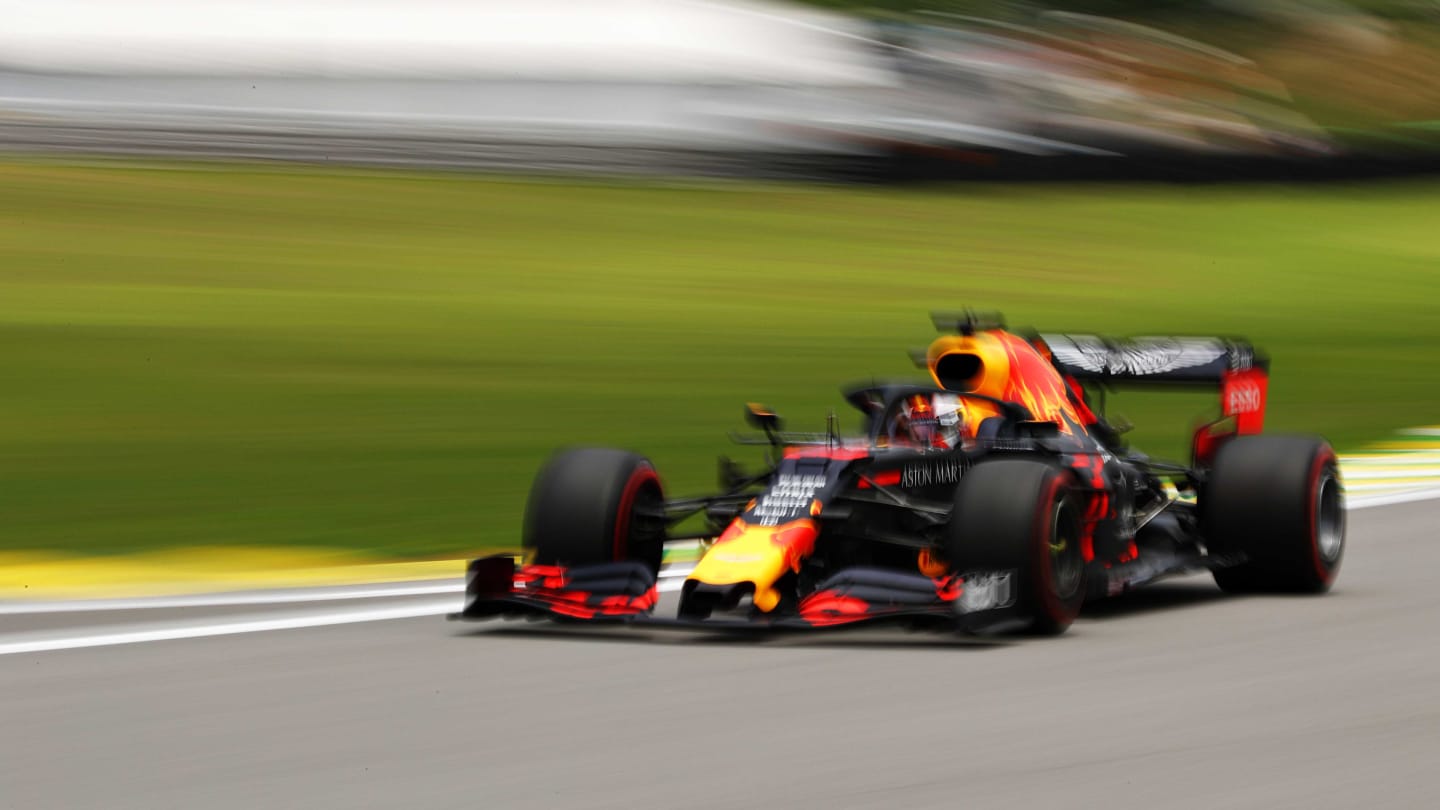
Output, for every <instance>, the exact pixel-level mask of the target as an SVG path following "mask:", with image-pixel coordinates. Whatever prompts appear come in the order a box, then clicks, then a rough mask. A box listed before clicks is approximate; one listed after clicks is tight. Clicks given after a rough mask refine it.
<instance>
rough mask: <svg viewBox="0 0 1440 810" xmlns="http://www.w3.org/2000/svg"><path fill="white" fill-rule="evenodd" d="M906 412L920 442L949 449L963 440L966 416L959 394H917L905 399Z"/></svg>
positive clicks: (920, 443) (915, 436)
mask: <svg viewBox="0 0 1440 810" xmlns="http://www.w3.org/2000/svg"><path fill="white" fill-rule="evenodd" d="M902 413H904V415H905V424H906V426H907V427H908V428H909V433H910V438H911V440H912V441H913V442H914V443H915V445H916V446H918V447H922V448H927V449H932V450H949V449H951V448H953V447H956V446H957V445H958V444H959V443H960V430H961V427H962V418H961V414H960V401H959V398H958V397H955V396H953V395H948V394H933V395H932V394H915V395H914V396H911V397H908V398H906V400H905V404H904V408H903V410H902Z"/></svg>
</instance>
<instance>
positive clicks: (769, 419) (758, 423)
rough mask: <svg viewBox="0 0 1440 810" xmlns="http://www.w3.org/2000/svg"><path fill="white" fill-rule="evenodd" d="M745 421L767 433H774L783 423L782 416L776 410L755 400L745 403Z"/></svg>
mask: <svg viewBox="0 0 1440 810" xmlns="http://www.w3.org/2000/svg"><path fill="white" fill-rule="evenodd" d="M745 422H746V423H747V424H749V425H750V427H753V428H758V429H760V430H763V431H765V432H766V433H774V432H775V431H777V430H779V429H780V427H781V425H782V422H781V421H780V417H779V416H778V415H777V414H776V413H775V412H774V411H772V410H770V409H769V408H767V407H765V406H764V405H757V404H755V403H754V402H750V403H747V404H746V405H745Z"/></svg>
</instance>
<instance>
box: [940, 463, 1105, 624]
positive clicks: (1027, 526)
mask: <svg viewBox="0 0 1440 810" xmlns="http://www.w3.org/2000/svg"><path fill="white" fill-rule="evenodd" d="M1082 516H1083V507H1082V504H1081V502H1080V498H1079V496H1078V495H1077V493H1076V492H1075V491H1074V487H1073V479H1072V476H1071V474H1070V473H1069V472H1067V471H1065V470H1062V469H1060V468H1059V467H1056V466H1054V465H1052V464H1047V463H1045V462H1042V461H1035V460H1031V459H1018V458H1015V459H996V460H994V461H985V462H982V463H980V464H977V465H976V466H975V467H974V468H973V469H971V470H970V471H969V472H968V473H966V475H965V477H964V478H962V479H961V481H960V485H959V486H958V487H957V488H956V491H955V509H954V512H953V513H952V515H951V518H950V525H949V528H948V530H947V533H946V548H945V552H946V556H947V557H948V558H949V560H950V563H951V566H952V567H953V569H954V570H955V571H956V572H958V573H960V574H961V575H962V576H963V575H965V574H967V573H971V572H1006V571H1009V572H1012V573H1011V576H1012V578H1013V587H1014V588H1015V589H1016V590H1015V592H1014V599H1015V609H1016V611H1017V613H1018V615H1019V617H1020V620H1021V622H1022V625H1023V629H1025V630H1028V631H1029V632H1033V633H1038V634H1043V635H1058V634H1060V633H1063V632H1065V630H1066V628H1068V627H1069V626H1070V624H1071V623H1072V622H1074V621H1075V617H1076V616H1078V615H1079V614H1080V605H1081V603H1082V602H1084V600H1085V559H1084V557H1083V556H1082V551H1081V547H1080V538H1081V533H1082V530H1083V522H1082ZM962 587H963V586H962Z"/></svg>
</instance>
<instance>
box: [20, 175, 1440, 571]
mask: <svg viewBox="0 0 1440 810" xmlns="http://www.w3.org/2000/svg"><path fill="white" fill-rule="evenodd" d="M1437 262H1440V183H1436V182H1433V181H1426V182H1403V183H1401V182H1397V183H1390V184H1383V185H1382V184H1373V185H1355V186H1343V185H1324V186H1320V185H1316V186H1303V187H1276V186H1269V187H1224V188H1221V187H1155V186H1148V187H1143V186H1114V187H1104V186H1085V187H1075V188H1063V187H1044V186H1025V187H1001V186H963V187H954V188H948V189H943V188H934V189H913V188H912V189H888V190H882V189H866V188H859V189H857V188H854V187H848V188H841V187H827V186H819V185H816V186H805V185H762V184H754V183H739V182H734V183H730V182H725V183H720V182H717V183H706V184H698V183H697V184H663V183H653V184H642V183H634V184H613V183H599V182H581V181H563V182H561V181H557V182H541V181H520V180H505V179H495V178H481V177H475V176H466V175H447V174H430V175H422V174H403V173H391V172H386V173H379V172H365V171H358V170H356V171H325V170H311V169H284V170H280V169H265V168H253V167H234V166H219V165H214V166H182V165H168V166H163V167H162V166H157V167H145V166H140V165H131V166H124V165H91V166H81V165H76V166H66V165H59V164H46V163H9V164H0V353H3V354H0V369H3V374H4V386H3V396H0V504H3V509H0V511H3V515H4V517H3V520H0V548H4V549H12V550H13V549H32V548H33V549H47V550H52V551H54V550H62V551H74V552H82V553H90V552H118V551H129V550H138V549H152V548H157V547H164V546H176V545H297V546H322V547H341V548H347V549H358V550H363V551H367V552H373V553H374V554H376V555H377V556H386V557H423V556H434V555H443V554H461V553H469V552H473V551H475V550H477V549H480V548H485V547H496V546H513V545H515V544H516V542H517V540H518V536H519V524H520V515H521V510H522V506H523V501H524V497H525V493H526V491H527V489H528V486H529V482H530V479H531V476H532V475H533V473H534V471H535V470H536V468H537V467H538V465H539V464H540V463H541V461H542V459H543V458H544V457H545V456H546V455H547V454H548V453H549V452H551V451H552V450H553V449H554V448H556V447H558V446H562V445H566V444H572V443H593V444H604V445H617V446H622V447H630V448H633V449H636V450H639V451H642V452H645V453H647V454H649V455H650V456H652V457H653V458H654V459H655V461H656V463H657V465H658V466H659V468H660V471H661V473H662V475H663V476H664V477H665V479H666V482H667V485H668V487H669V489H670V491H671V492H672V493H684V492H697V491H702V490H705V489H707V488H709V487H710V486H712V482H713V479H714V457H715V455H716V454H717V453H731V454H733V455H735V456H736V457H737V458H739V459H742V460H755V458H756V457H755V456H754V455H752V454H751V451H750V450H747V449H741V448H732V447H730V446H729V444H728V443H727V441H726V439H725V433H726V431H728V430H732V429H736V428H740V427H741V420H740V414H741V404H742V403H743V402H745V401H746V400H758V401H763V402H765V403H767V404H770V405H773V406H775V407H776V408H778V409H779V410H780V411H781V412H782V413H783V414H784V415H786V416H787V417H788V419H789V423H790V426H791V427H794V428H796V429H802V430H804V429H814V430H818V429H821V427H822V426H823V424H824V419H825V415H826V413H827V412H828V411H829V410H831V409H835V410H838V411H840V412H841V413H842V418H843V420H844V424H845V425H846V426H847V427H848V428H854V427H855V426H856V425H857V422H858V420H857V419H856V418H853V416H852V414H850V413H847V412H846V411H845V406H844V404H843V402H842V401H841V399H840V397H839V394H838V387H839V386H840V385H841V384H842V383H845V382H848V381H853V380H862V379H866V378H868V377H871V376H875V377H881V378H894V377H907V376H913V375H916V374H917V372H916V370H915V369H913V367H911V366H910V364H909V360H908V358H907V356H906V354H905V350H906V349H907V348H909V347H912V346H922V345H924V344H925V343H927V342H928V341H929V340H930V339H931V338H932V337H933V335H934V332H933V330H932V328H931V326H930V323H929V320H928V316H927V313H928V312H929V311H930V310H932V309H942V308H956V307H960V306H966V305H971V306H977V307H983V308H997V309H1001V310H1003V311H1004V312H1005V313H1006V314H1007V316H1008V317H1009V319H1010V322H1011V324H1012V325H1034V326H1038V327H1041V328H1044V329H1047V330H1075V331H1081V330H1085V331H1107V332H1113V333H1118V334H1156V333H1168V332H1193V333H1234V334H1244V335H1248V336H1250V337H1251V338H1252V339H1254V340H1255V341H1256V342H1257V343H1258V344H1260V345H1261V346H1262V347H1264V348H1265V349H1267V350H1268V351H1269V352H1270V353H1271V355H1272V357H1273V359H1274V366H1273V374H1274V378H1273V382H1272V389H1271V400H1270V419H1269V424H1268V426H1269V427H1270V428H1272V429H1281V430H1301V431H1319V432H1323V433H1325V434H1327V435H1329V436H1330V437H1331V438H1332V439H1333V440H1334V441H1336V442H1337V443H1338V444H1339V445H1340V446H1341V447H1342V449H1344V448H1355V447H1357V446H1359V445H1360V444H1361V443H1363V442H1364V441H1366V440H1368V439H1373V438H1380V437H1382V436H1383V435H1384V434H1385V433H1386V432H1387V431H1389V430H1391V429H1392V428H1396V427H1403V426H1407V425H1416V424H1426V423H1434V422H1437V421H1440V397H1437V393H1440V375H1437V373H1436V372H1437V371H1440V368H1437V365H1440V364H1437V362H1436V359H1435V357H1436V351H1437V347H1440V305H1437V304H1436V301H1437V300H1440V271H1437ZM1112 402H1113V406H1114V407H1112V412H1118V413H1123V414H1125V415H1126V416H1128V417H1129V418H1130V419H1132V420H1133V421H1135V422H1136V423H1137V425H1139V427H1138V428H1137V429H1136V431H1135V432H1134V433H1133V434H1131V436H1132V438H1133V439H1134V441H1135V443H1136V444H1137V445H1139V446H1141V447H1144V448H1146V449H1149V450H1152V452H1159V453H1163V454H1179V453H1181V452H1182V451H1181V448H1182V446H1183V444H1184V441H1185V439H1186V437H1187V435H1188V430H1189V427H1190V424H1191V420H1192V418H1193V417H1194V416H1195V415H1196V414H1197V413H1198V412H1199V411H1201V410H1202V409H1204V408H1205V407H1207V406H1209V405H1211V404H1212V399H1211V398H1210V397H1197V396H1193V395H1180V396H1177V397H1173V398H1166V397H1156V396H1122V397H1119V398H1116V399H1114V400H1112Z"/></svg>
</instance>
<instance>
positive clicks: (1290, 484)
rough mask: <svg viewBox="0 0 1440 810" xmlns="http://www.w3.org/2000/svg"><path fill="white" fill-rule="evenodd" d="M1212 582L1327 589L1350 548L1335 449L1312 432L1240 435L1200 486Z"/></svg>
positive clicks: (1238, 587) (1240, 587) (1279, 589)
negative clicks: (1214, 564) (1212, 565)
mask: <svg viewBox="0 0 1440 810" xmlns="http://www.w3.org/2000/svg"><path fill="white" fill-rule="evenodd" d="M1200 522H1201V530H1202V531H1203V533H1204V535H1205V542H1206V547H1207V549H1208V550H1209V552H1210V555H1211V556H1212V557H1215V558H1216V561H1217V562H1219V563H1228V562H1230V561H1231V560H1243V562H1240V563H1239V564H1237V565H1227V566H1226V567H1222V568H1217V569H1215V582H1216V584H1218V585H1219V586H1220V587H1221V588H1222V589H1224V590H1226V591H1229V592H1231V593H1324V592H1325V591H1328V590H1330V585H1331V584H1332V583H1333V582H1334V581H1335V575H1336V574H1337V573H1339V571H1340V559H1341V557H1342V556H1343V555H1344V553H1345V502H1344V495H1343V493H1342V492H1341V486H1340V475H1339V472H1338V468H1337V465H1336V460H1335V451H1334V450H1332V449H1330V445H1329V444H1327V443H1326V442H1325V441H1324V440H1323V439H1320V438H1317V437H1311V436H1239V437H1236V438H1234V439H1231V440H1230V441H1229V442H1227V443H1226V444H1225V445H1224V446H1223V447H1221V448H1220V451H1219V452H1218V453H1217V454H1216V455H1215V464H1214V466H1213V467H1211V469H1210V475H1209V478H1208V481H1207V483H1206V485H1205V487H1204V490H1203V491H1202V492H1201V494H1200Z"/></svg>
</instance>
